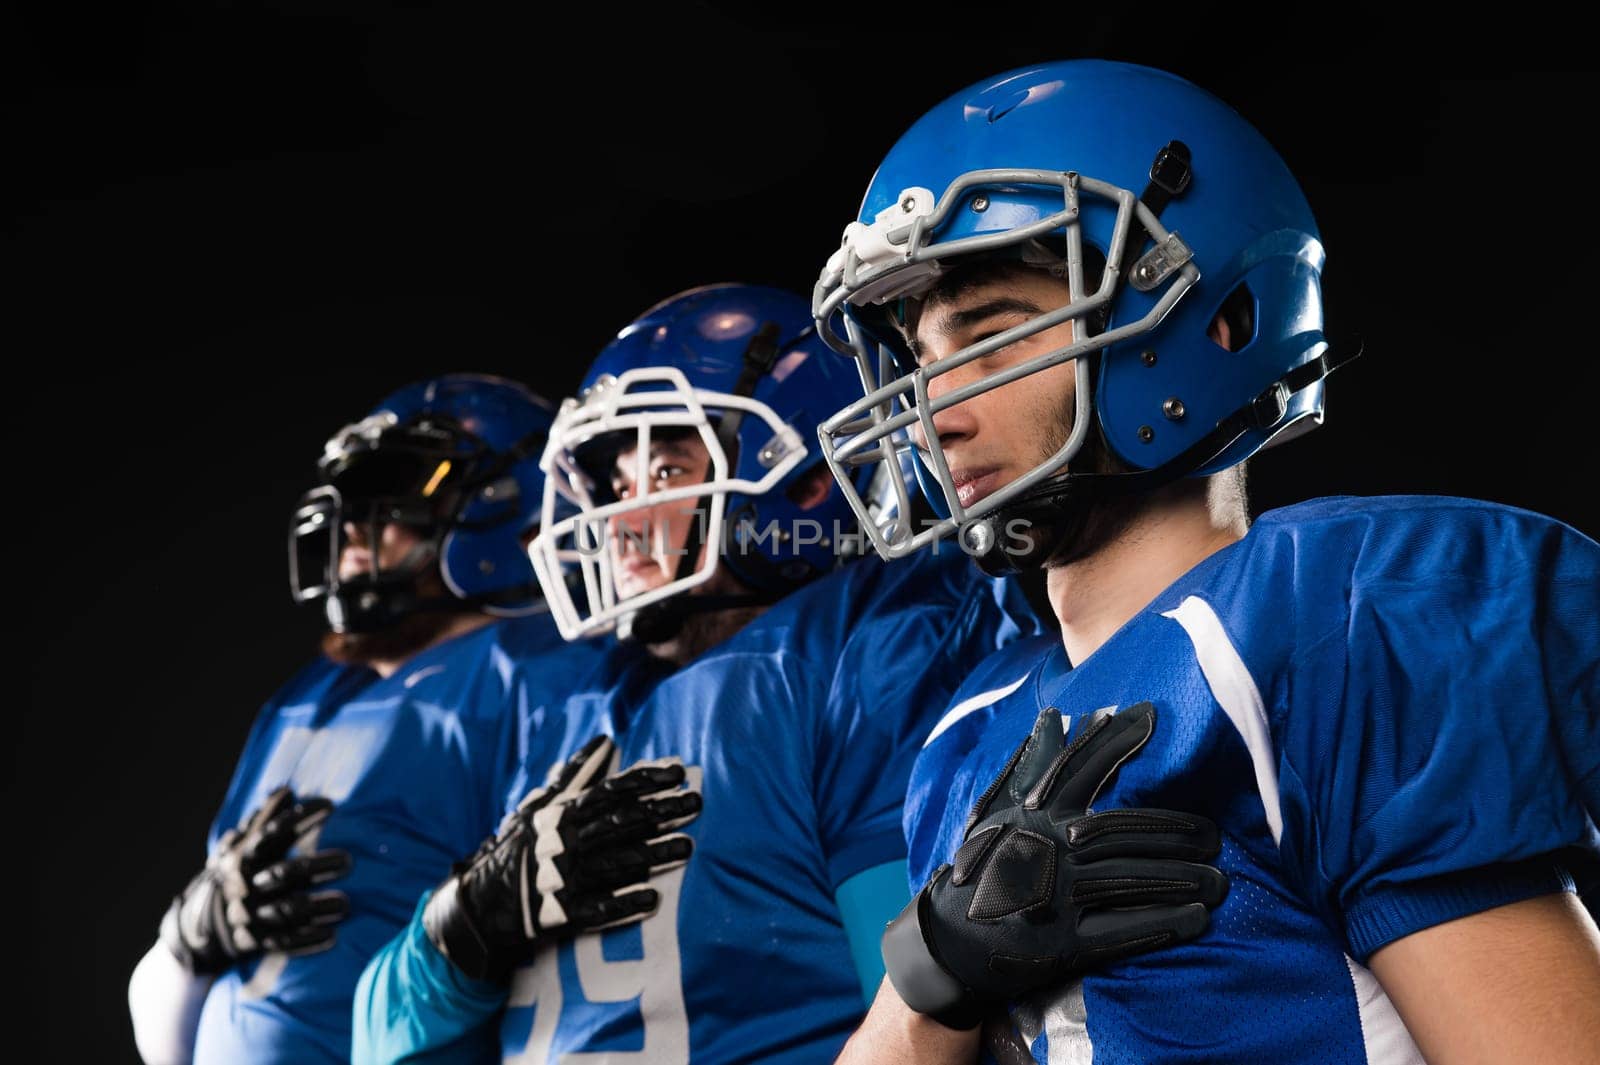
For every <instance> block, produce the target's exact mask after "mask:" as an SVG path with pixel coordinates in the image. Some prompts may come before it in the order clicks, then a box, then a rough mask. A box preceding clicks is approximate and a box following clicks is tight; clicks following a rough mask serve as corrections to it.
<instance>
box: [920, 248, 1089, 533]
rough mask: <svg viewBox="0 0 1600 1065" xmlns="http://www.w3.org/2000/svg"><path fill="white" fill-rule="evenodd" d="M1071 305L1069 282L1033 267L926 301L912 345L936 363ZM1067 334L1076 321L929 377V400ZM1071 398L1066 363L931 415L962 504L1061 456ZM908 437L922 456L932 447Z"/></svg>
mask: <svg viewBox="0 0 1600 1065" xmlns="http://www.w3.org/2000/svg"><path fill="white" fill-rule="evenodd" d="M1069 302H1071V300H1070V299H1069V298H1068V288H1067V284H1066V282H1065V281H1060V280H1057V279H1056V278H1053V277H1051V276H1050V275H1049V274H1046V273H1043V272H1042V271H1033V270H1029V271H1025V272H1023V273H1021V274H1019V275H1018V276H1014V277H1006V278H1004V279H1002V280H996V281H992V282H987V283H984V284H980V285H978V286H976V287H974V288H972V289H971V290H969V291H966V292H963V293H961V294H960V295H958V296H956V297H954V298H952V299H948V300H939V301H935V302H932V303H930V304H928V305H927V306H925V307H924V308H923V309H922V313H921V314H920V316H919V317H918V319H917V327H916V335H915V344H914V347H915V349H916V354H917V362H918V365H921V366H930V365H933V364H935V363H937V362H938V361H939V360H940V359H944V358H949V357H950V356H951V355H954V354H955V353H956V352H958V351H960V350H962V349H963V348H965V347H968V346H969V345H972V344H976V343H978V342H979V341H981V340H985V339H987V338H989V337H992V336H994V335H995V334H996V333H1001V332H1004V331H1005V330H1007V329H1010V328H1012V327H1014V326H1018V325H1021V324H1023V323H1024V322H1026V321H1028V320H1029V319H1030V318H1033V317H1036V316H1037V315H1040V314H1044V313H1047V312H1049V311H1052V310H1056V309H1058V308H1060V307H1064V306H1066V305H1067V304H1068V303H1069ZM1072 329H1073V323H1071V322H1063V323H1061V324H1060V325H1057V326H1054V327H1052V328H1050V329H1046V330H1043V331H1041V332H1038V333H1035V334H1033V335H1032V336H1029V337H1026V338H1024V339H1022V340H1019V341H1017V342H1015V343H1013V344H1010V345H1007V346H1006V347H1003V348H1001V349H999V350H998V351H995V352H992V353H991V354H989V355H985V356H984V357H983V358H981V359H974V360H973V361H972V362H969V363H967V364H966V365H965V366H962V367H959V368H958V369H955V370H952V371H951V372H949V373H947V374H944V375H942V376H940V377H935V378H933V379H932V380H930V381H929V382H928V395H929V397H930V398H931V399H938V398H939V397H940V396H943V395H946V394H948V393H950V392H952V391H954V390H955V389H957V388H960V387H962V386H963V385H968V384H971V383H972V382H974V381H977V380H979V379H981V378H983V377H987V376H989V375H990V374H995V373H999V372H1000V371H1002V370H1005V369H1008V368H1009V367H1012V366H1015V365H1017V364H1019V363H1022V362H1026V361H1027V360H1029V359H1032V358H1035V357H1037V356H1039V355H1044V354H1046V353H1048V352H1051V351H1055V350H1057V349H1058V348H1062V347H1065V346H1067V345H1068V344H1070V343H1071V342H1072V340H1073V334H1072ZM1075 392H1076V388H1075V381H1074V370H1073V364H1072V363H1070V362H1067V363H1062V364H1061V365H1059V366H1053V367H1051V368H1050V369H1048V370H1043V371H1041V372H1039V373H1035V374H1030V375H1028V376H1026V377H1022V378H1019V379H1018V380H1016V381H1012V382H1011V383H1009V384H1006V385H1002V386H1001V387H999V388H995V389H991V390H990V391H988V392H984V393H982V394H980V395H977V396H974V397H972V398H971V399H968V400H966V401H964V402H962V403H958V404H956V405H955V406H953V407H950V408H949V409H947V410H943V411H940V412H939V413H938V414H936V415H934V418H933V425H934V429H935V430H936V431H937V432H938V437H939V443H940V444H941V445H942V446H943V447H944V456H945V461H946V462H948V463H949V464H950V476H951V479H952V480H954V482H955V486H956V493H957V495H958V497H959V498H960V500H961V505H962V506H964V507H970V506H972V505H973V504H974V503H977V502H978V501H979V500H981V499H983V498H984V497H985V496H987V495H990V494H992V493H994V492H995V491H996V490H998V489H1000V488H1002V487H1004V486H1005V485H1007V484H1010V483H1011V482H1012V481H1014V480H1016V479H1017V478H1018V477H1021V476H1022V475H1023V474H1025V473H1027V472H1028V471H1029V470H1031V469H1033V468H1034V467H1035V466H1037V465H1039V464H1040V463H1041V462H1043V461H1045V459H1047V458H1049V457H1050V456H1051V455H1052V454H1054V453H1055V452H1056V451H1058V450H1059V449H1060V448H1061V447H1062V446H1063V445H1064V444H1065V443H1066V442H1067V437H1068V436H1069V434H1070V433H1071V429H1072V404H1073V398H1074V395H1075ZM912 438H913V442H914V443H915V444H916V445H917V447H919V448H923V449H924V450H926V448H927V446H928V443H927V441H926V439H925V438H924V435H923V433H922V431H921V428H920V426H914V427H913V429H912Z"/></svg>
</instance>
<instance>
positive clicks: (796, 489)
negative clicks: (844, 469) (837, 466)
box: [787, 462, 833, 510]
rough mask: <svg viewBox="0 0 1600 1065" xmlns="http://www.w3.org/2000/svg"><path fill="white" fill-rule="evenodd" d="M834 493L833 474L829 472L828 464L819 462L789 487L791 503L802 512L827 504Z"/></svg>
mask: <svg viewBox="0 0 1600 1065" xmlns="http://www.w3.org/2000/svg"><path fill="white" fill-rule="evenodd" d="M832 492H833V474H832V473H830V472H828V464H827V463H825V462H819V463H817V464H816V465H815V466H813V467H811V468H810V469H809V470H807V471H806V472H805V473H802V474H801V475H800V478H799V479H798V480H797V481H795V482H794V483H793V484H791V485H790V486H789V491H788V493H787V494H788V496H789V502H791V503H793V504H794V505H795V506H797V507H799V508H800V509H801V510H810V509H812V508H813V507H818V506H821V505H822V504H823V503H825V502H827V499H828V496H829V495H831V494H832Z"/></svg>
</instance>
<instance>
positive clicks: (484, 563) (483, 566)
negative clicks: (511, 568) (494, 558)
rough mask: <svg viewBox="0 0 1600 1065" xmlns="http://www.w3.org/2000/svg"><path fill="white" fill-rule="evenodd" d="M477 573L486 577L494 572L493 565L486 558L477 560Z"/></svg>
mask: <svg viewBox="0 0 1600 1065" xmlns="http://www.w3.org/2000/svg"><path fill="white" fill-rule="evenodd" d="M478 572H479V573H481V574H483V575H484V576H485V577H487V576H488V575H489V574H491V573H493V572H494V563H493V562H490V561H489V560H488V559H486V558H483V559H479V560H478Z"/></svg>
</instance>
